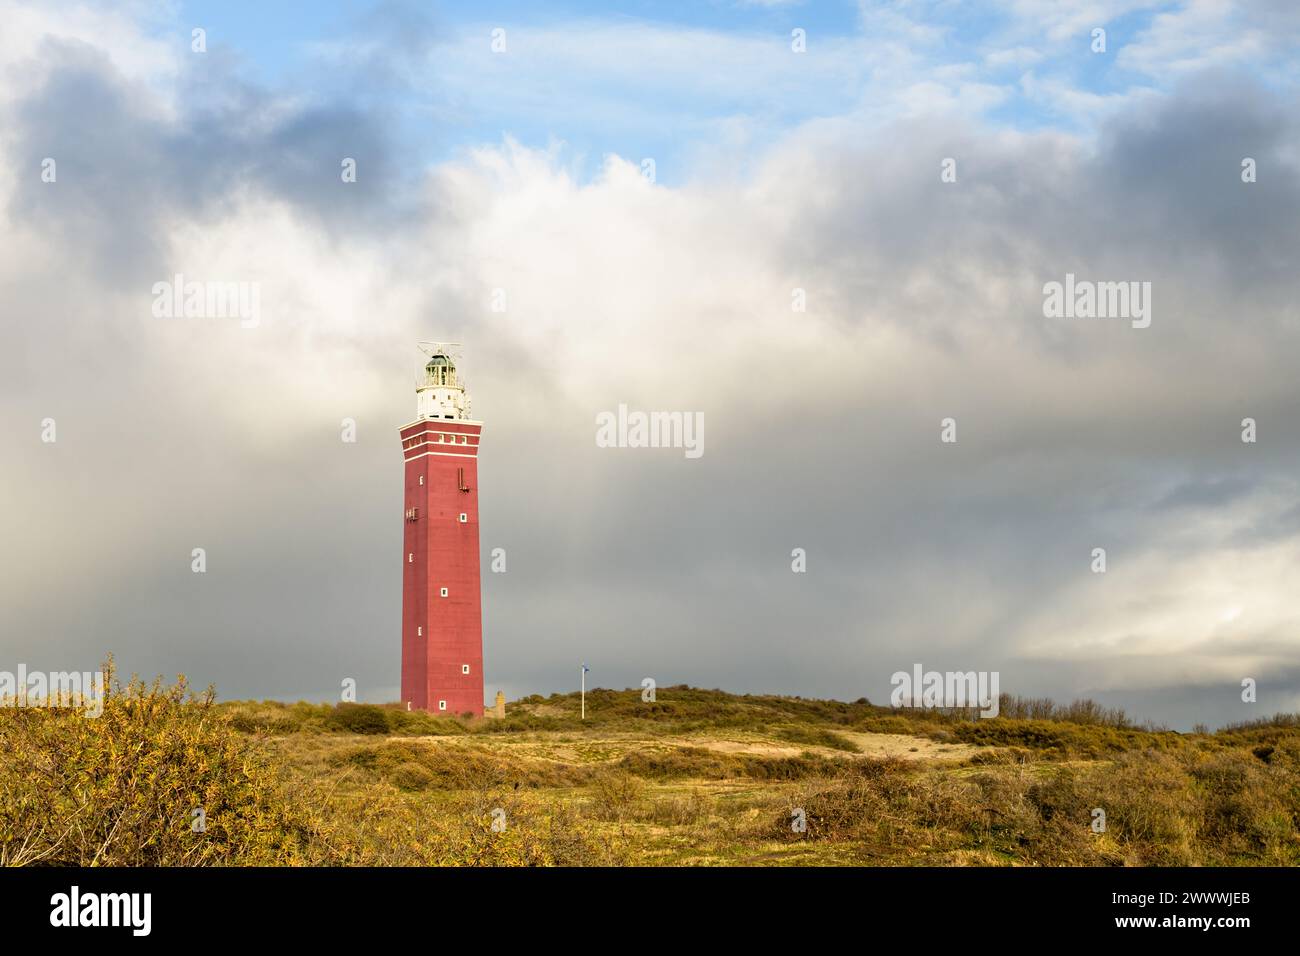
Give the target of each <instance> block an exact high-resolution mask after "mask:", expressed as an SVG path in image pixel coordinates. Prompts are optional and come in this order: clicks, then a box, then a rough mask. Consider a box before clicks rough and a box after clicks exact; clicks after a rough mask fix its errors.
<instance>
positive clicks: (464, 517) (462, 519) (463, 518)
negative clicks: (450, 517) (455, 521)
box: [460, 511, 469, 524]
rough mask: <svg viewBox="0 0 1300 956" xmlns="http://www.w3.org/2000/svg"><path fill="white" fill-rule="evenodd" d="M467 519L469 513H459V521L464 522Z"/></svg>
mask: <svg viewBox="0 0 1300 956" xmlns="http://www.w3.org/2000/svg"><path fill="white" fill-rule="evenodd" d="M467 521H469V515H467V514H465V512H463V511H462V512H461V513H460V523H461V524H464V523H465V522H467Z"/></svg>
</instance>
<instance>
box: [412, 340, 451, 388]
mask: <svg viewBox="0 0 1300 956" xmlns="http://www.w3.org/2000/svg"><path fill="white" fill-rule="evenodd" d="M416 345H417V346H418V347H419V349H420V351H421V352H423V353H424V354H425V355H427V356H428V357H429V358H433V357H434V356H436V355H442V356H445V357H447V358H449V359H451V360H452V364H453V365H454V364H457V363H458V362H459V360H460V358H461V354H462V353H461V348H462V346H461V344H460V343H459V342H417V343H416ZM425 367H426V366H425V365H424V364H423V363H421V364H420V365H417V366H416V368H415V384H416V385H417V386H419V385H421V384H422V383H423V382H424V370H425Z"/></svg>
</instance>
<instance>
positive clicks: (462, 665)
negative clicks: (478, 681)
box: [460, 664, 469, 674]
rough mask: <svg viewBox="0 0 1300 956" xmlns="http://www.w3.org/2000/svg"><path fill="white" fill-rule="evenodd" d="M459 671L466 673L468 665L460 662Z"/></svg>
mask: <svg viewBox="0 0 1300 956" xmlns="http://www.w3.org/2000/svg"><path fill="white" fill-rule="evenodd" d="M460 672H461V673H462V674H468V673H469V665H468V664H461V665H460Z"/></svg>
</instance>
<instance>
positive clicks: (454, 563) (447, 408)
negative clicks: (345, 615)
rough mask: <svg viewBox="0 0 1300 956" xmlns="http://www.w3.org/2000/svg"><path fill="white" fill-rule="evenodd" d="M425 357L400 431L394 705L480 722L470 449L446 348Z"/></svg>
mask: <svg viewBox="0 0 1300 956" xmlns="http://www.w3.org/2000/svg"><path fill="white" fill-rule="evenodd" d="M452 344H454V343H424V344H422V345H421V346H420V347H421V348H422V349H423V350H424V351H425V353H426V354H427V355H428V356H429V362H428V364H427V365H425V366H424V373H423V378H422V380H421V382H420V384H419V385H418V386H417V387H416V390H415V393H416V419H415V421H413V422H411V423H410V424H409V425H403V426H402V428H401V436H402V454H403V456H404V458H405V460H406V466H405V467H406V518H405V522H406V524H405V528H406V533H405V534H404V535H403V547H402V700H403V701H405V702H406V705H407V707H408V708H409V709H420V710H430V711H433V712H434V713H446V714H464V713H472V714H474V715H475V716H476V717H477V716H481V715H482V714H483V609H482V600H481V596H480V592H479V547H478V445H479V435H480V433H481V432H482V431H483V423H482V422H476V421H474V420H473V419H472V418H471V416H470V406H469V396H468V395H467V394H466V392H465V383H464V382H463V381H461V379H460V377H459V375H458V374H457V371H456V363H455V361H453V359H452V356H451V354H450V352H449V351H448V349H449V346H450V345H452Z"/></svg>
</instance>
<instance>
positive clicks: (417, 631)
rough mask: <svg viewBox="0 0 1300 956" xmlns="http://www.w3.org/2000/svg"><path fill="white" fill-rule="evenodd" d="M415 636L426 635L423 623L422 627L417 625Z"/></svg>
mask: <svg viewBox="0 0 1300 956" xmlns="http://www.w3.org/2000/svg"><path fill="white" fill-rule="evenodd" d="M415 636H416V637H424V626H423V625H421V626H420V627H417V628H416V629H415Z"/></svg>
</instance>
